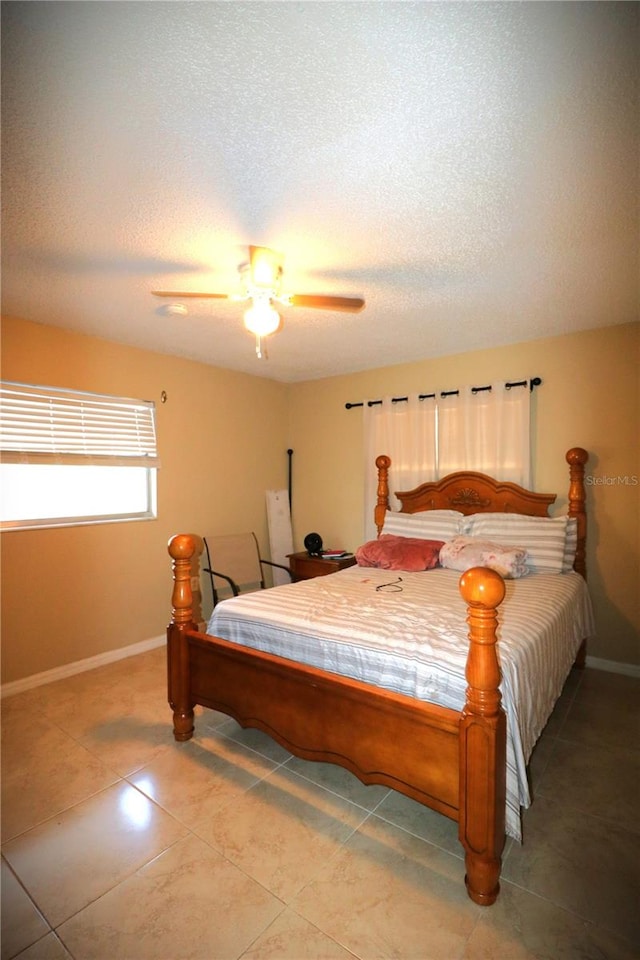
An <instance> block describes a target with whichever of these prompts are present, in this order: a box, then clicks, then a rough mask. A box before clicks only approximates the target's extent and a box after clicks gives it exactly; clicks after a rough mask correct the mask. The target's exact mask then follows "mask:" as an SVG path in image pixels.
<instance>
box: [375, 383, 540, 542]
mask: <svg viewBox="0 0 640 960" xmlns="http://www.w3.org/2000/svg"><path fill="white" fill-rule="evenodd" d="M530 416H531V410H530V390H529V383H528V381H526V382H525V384H524V385H523V386H512V387H508V386H507V384H506V383H505V381H496V382H495V383H492V384H491V389H490V390H486V389H485V390H477V389H476V390H474V388H473V387H463V388H461V389H460V390H459V391H458V392H457V394H453V393H451V394H445V395H439V396H437V397H436V398H434V399H431V398H427V399H425V400H419V399H418V394H412V395H411V396H410V397H409V398H408V400H407V401H397V402H395V403H394V402H393V401H392V399H391V398H390V397H385V398H384V399H383V401H382V402H381V403H377V404H375V405H372V406H369V405H368V404H367V403H365V405H364V437H365V442H364V455H365V465H364V475H365V478H366V480H365V539H372V538H373V537H375V536H376V529H375V526H374V523H373V508H374V506H375V502H376V492H377V477H376V471H375V466H374V464H375V459H376V457H377V456H378V455H379V454H381V453H385V454H387V455H388V456H389V457H391V471H390V475H389V477H390V481H389V488H390V490H391V491H394V490H411V489H413V487H415V486H417V485H418V484H419V483H424V482H425V481H427V480H437V479H439V478H440V477H444V476H446V475H447V474H448V473H454V472H455V471H457V470H477V471H479V472H480V473H487V474H489V475H490V476H492V477H496V478H497V479H498V480H511V481H513V482H514V483H519V484H521V485H522V486H524V487H528V486H529V485H530V480H531V477H530V469H531V463H530ZM390 499H391V508H392V509H397V507H398V505H399V504H398V502H397V500H396V498H395V497H393V496H392V497H391V498H390Z"/></svg>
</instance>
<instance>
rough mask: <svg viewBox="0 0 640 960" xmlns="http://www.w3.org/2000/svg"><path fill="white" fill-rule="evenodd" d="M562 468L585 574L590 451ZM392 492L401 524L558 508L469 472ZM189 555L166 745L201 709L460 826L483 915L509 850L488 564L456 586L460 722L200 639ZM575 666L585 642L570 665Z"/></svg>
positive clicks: (178, 585) (385, 492)
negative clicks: (439, 516) (407, 519)
mask: <svg viewBox="0 0 640 960" xmlns="http://www.w3.org/2000/svg"><path fill="white" fill-rule="evenodd" d="M566 459H567V463H568V464H569V473H570V483H569V498H568V514H569V516H571V517H575V518H577V529H578V543H577V551H576V556H575V562H574V569H575V570H576V571H577V572H578V573H580V574H581V575H582V576H585V542H586V513H585V486H584V468H585V464H586V462H587V453H586V451H585V450H583V449H581V448H578V447H576V448H573V449H571V450H569V452H568V453H567V455H566ZM376 466H377V468H378V492H377V505H376V508H375V514H376V524H377V527H378V531H380V530H381V528H382V524H383V521H384V515H385V512H386V510H387V509H388V503H389V485H388V470H389V466H390V461H389V458H388V457H385V456H380V457H378V459H377V460H376ZM396 495H397V497H398V498H399V500H400V502H401V510H402V512H404V513H418V512H421V511H424V510H433V509H455V510H458V511H460V512H461V513H464V514H466V515H469V514H473V513H478V512H511V513H519V514H525V515H528V516H542V517H544V516H547V514H548V508H549V506H550V505H551V504H552V503H553V502H554V500H555V499H556V498H555V495H553V494H551V495H548V494H538V493H532V492H531V491H527V490H524V489H523V488H521V487H519V486H517V485H516V484H513V483H501V482H497V481H495V480H493V479H491V478H490V477H487V476H484V475H483V474H479V473H472V472H462V473H456V474H452V475H450V476H449V477H446V478H444V479H443V480H440V481H437V482H434V483H425V484H422V485H421V486H419V487H417V488H416V489H415V490H412V491H409V492H406V493H397V494H396ZM195 551H196V543H195V538H194V537H192V536H191V535H188V534H181V535H178V536H175V537H173V538H172V539H171V541H170V543H169V554H170V556H171V558H172V560H173V577H174V584H173V595H172V608H173V614H172V620H171V623H170V624H169V626H168V628H167V651H168V684H169V703H170V705H171V707H172V709H173V729H174V736H175V738H176V740H179V741H182V740H188V739H189V738H190V737H191V736H192V734H193V730H194V707H195V706H196V704H201V705H203V706H206V707H210V708H211V709H214V710H219V711H221V712H223V713H225V714H228V715H230V716H232V717H234V718H235V719H236V720H237V721H238V723H240V724H241V725H242V726H243V727H256V728H258V729H260V730H263V731H265V732H266V733H268V734H269V735H271V736H272V737H274V738H275V739H276V740H277V741H279V742H280V743H281V744H282V745H283V746H284V747H286V749H287V750H289V751H290V752H291V753H293V754H295V755H296V756H299V757H303V758H304V759H308V760H321V761H327V762H331V763H337V764H340V765H342V766H344V767H346V768H347V769H349V770H350V771H352V773H354V774H355V775H356V776H357V777H358V778H359V779H360V780H362V781H363V782H364V783H379V784H384V785H387V786H389V787H392V788H393V789H395V790H398V791H399V792H401V793H403V794H406V795H407V796H409V797H412V798H413V799H415V800H417V801H419V802H421V803H423V804H425V805H426V806H428V807H430V808H432V809H434V810H436V811H438V812H440V813H442V814H444V815H445V816H447V817H450V818H451V819H454V820H457V821H458V825H459V837H460V841H461V843H462V845H463V847H464V850H465V867H466V877H465V883H466V885H467V890H468V893H469V896H470V897H471V899H472V900H474V901H475V902H476V903H478V904H481V905H490V904H492V903H493V902H494V901H495V899H496V897H497V895H498V892H499V877H500V867H501V855H502V849H503V846H504V842H505V829H504V817H505V767H506V757H505V749H506V747H505V744H506V722H505V714H504V711H503V709H502V706H501V695H500V690H499V683H500V669H499V665H498V659H497V655H496V648H495V644H496V625H497V617H498V613H497V608H498V607H499V605H500V603H501V602H502V600H503V597H504V594H505V586H504V581H503V580H502V578H501V577H500V576H499V575H498V574H497V573H495V572H494V571H493V570H490V569H488V568H484V567H475V568H473V569H471V570H469V571H467V572H466V573H464V574H463V575H462V576H461V578H460V593H461V595H462V597H463V599H464V601H465V603H466V605H467V613H468V616H467V623H468V626H469V641H470V642H469V651H468V657H467V666H466V679H467V682H468V687H467V694H466V703H465V706H464V709H463V710H462V711H461V712H458V711H455V710H451V709H448V708H445V707H441V706H438V705H435V704H430V703H426V702H424V701H420V700H415V699H412V698H410V697H408V696H404V695H401V694H396V693H393V692H390V691H388V690H383V689H380V688H377V687H373V686H371V685H368V684H364V683H361V682H358V681H356V680H352V679H349V678H345V677H341V676H338V675H336V674H330V673H326V672H323V671H322V670H318V669H316V668H314V667H310V666H306V665H304V664H300V663H297V662H295V661H293V660H286V659H284V658H281V657H277V656H273V655H271V654H267V653H262V652H258V651H256V650H252V649H250V648H249V647H244V646H240V645H238V644H236V643H231V642H228V641H226V640H222V639H219V638H217V637H212V636H209V635H207V634H204V633H200V632H198V630H197V627H196V624H195V623H194V620H193V610H192V595H191V576H192V563H193V560H194V556H195ZM583 662H584V644H583V648H582V650H581V654H580V656H579V658H578V660H577V661H576V663H577V664H578V665H582V663H583ZM399 744H401V745H402V749H398V745H399Z"/></svg>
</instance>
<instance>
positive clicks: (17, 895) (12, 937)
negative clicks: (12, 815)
mask: <svg viewBox="0 0 640 960" xmlns="http://www.w3.org/2000/svg"><path fill="white" fill-rule="evenodd" d="M1 877H2V936H1V938H0V942H1V956H2V960H9V958H10V957H15V956H16V954H18V953H19V952H20V951H21V950H24V949H25V947H28V946H30V945H31V944H32V943H35V942H36V940H39V939H40V938H41V937H43V936H45V935H46V934H47V933H48V932H49V924H48V923H47V922H46V920H45V919H44V917H43V916H42V914H41V913H40V911H39V910H38V909H37V907H36V906H35V904H34V903H33V901H32V900H31V898H30V897H29V896H28V894H27V893H25V891H24V888H23V887H22V886H21V884H20V883H19V882H18V880H17V879H16V877H15V876H14V874H13V872H12V871H11V869H10V867H9V866H8V865H7V863H6V861H5V860H4V858H3V859H2V873H1Z"/></svg>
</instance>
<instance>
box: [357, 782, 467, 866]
mask: <svg viewBox="0 0 640 960" xmlns="http://www.w3.org/2000/svg"><path fill="white" fill-rule="evenodd" d="M376 816H377V817H381V818H382V819H383V820H387V821H388V822H389V823H393V824H395V825H396V826H397V827H402V829H403V830H406V831H407V832H408V833H413V834H414V835H415V836H416V837H421V838H422V839H423V840H427V841H428V842H429V843H433V844H435V845H436V846H437V847H442V848H443V849H444V850H447V851H448V852H449V853H452V854H454V855H455V856H456V857H460V858H464V849H463V847H462V845H461V843H460V841H459V840H458V823H457V821H456V820H449V818H448V817H443V816H442V815H441V814H439V813H436V812H435V811H434V810H430V809H429V807H425V806H423V805H422V804H421V803H418V802H417V801H416V800H411V798H410V797H405V796H404V795H403V794H401V793H397V792H396V791H395V790H392V791H390V793H389V796H388V797H386V799H385V800H383V801H382V803H381V804H380V806H379V807H377V808H376Z"/></svg>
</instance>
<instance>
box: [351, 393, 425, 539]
mask: <svg viewBox="0 0 640 960" xmlns="http://www.w3.org/2000/svg"><path fill="white" fill-rule="evenodd" d="M435 410H436V401H435V399H431V398H428V399H426V400H420V399H418V394H417V393H414V394H411V395H410V396H409V397H408V398H407V400H406V401H397V402H396V403H394V402H393V400H392V399H391V397H384V399H383V400H382V402H381V403H376V404H375V405H372V406H369V404H368V403H365V405H364V435H365V443H364V456H365V464H364V476H365V478H366V480H365V539H367V540H371V539H373V538H374V537H375V536H376V534H377V531H376V528H375V524H374V522H373V508H374V506H375V502H376V495H377V479H378V478H377V475H376V470H375V460H376V457H377V456H378V455H379V454H381V453H384V454H387V456H389V457H391V471H390V474H389V489H390V490H391V491H393V490H412V489H413V487H415V486H417V484H418V483H424V482H425V481H427V480H435V479H436V415H435ZM390 499H391V501H392V502H391V506H392V508H397V507H398V506H399V503H398V501H397V500H396V498H395V497H394V496H393V495H392V496H391V498H390Z"/></svg>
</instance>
